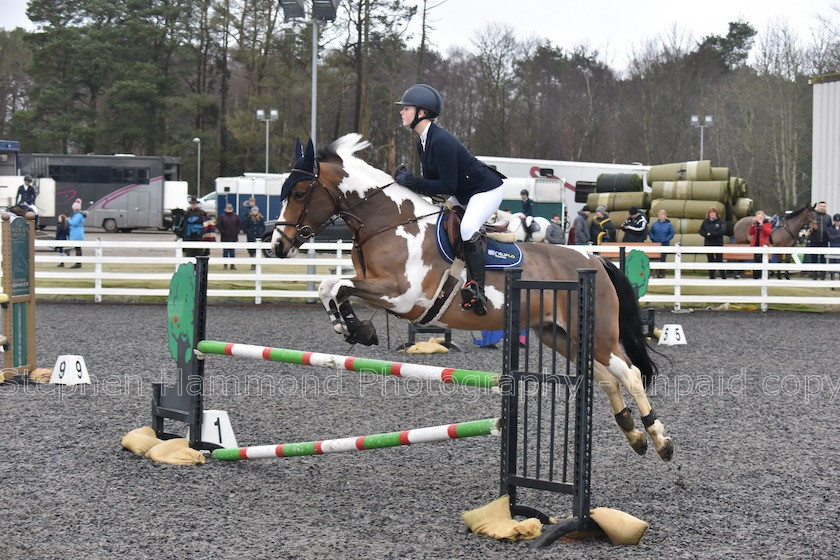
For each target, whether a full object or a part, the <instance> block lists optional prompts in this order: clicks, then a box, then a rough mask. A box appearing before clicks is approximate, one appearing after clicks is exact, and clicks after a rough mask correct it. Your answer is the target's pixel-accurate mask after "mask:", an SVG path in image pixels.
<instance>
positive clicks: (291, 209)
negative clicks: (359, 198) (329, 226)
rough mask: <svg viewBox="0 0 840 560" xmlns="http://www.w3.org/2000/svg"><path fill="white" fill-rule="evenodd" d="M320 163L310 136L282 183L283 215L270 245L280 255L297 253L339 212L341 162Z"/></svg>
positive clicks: (279, 219)
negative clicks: (300, 155) (290, 171)
mask: <svg viewBox="0 0 840 560" xmlns="http://www.w3.org/2000/svg"><path fill="white" fill-rule="evenodd" d="M321 163H322V162H321V161H319V159H316V158H315V148H314V146H313V144H312V141H311V140H310V141H309V144H308V145H307V146H306V151H305V152H304V154H303V156H302V157H300V158H298V160H297V162H296V163H295V166H294V167H293V168H292V173H291V174H290V175H289V177H288V178H287V179H286V182H285V183H283V190H282V192H281V200H282V206H281V209H280V216H279V217H278V218H277V224H276V225H275V227H274V233H273V234H272V236H271V247H272V249H273V250H274V254H275V255H277V256H278V257H281V258H282V257H292V256H294V255H295V254H297V250H298V248H299V247H300V246H301V245H303V244H304V243H305V242H306V241H308V240H309V239H311V238H312V237H314V236H315V234H317V233H318V232H319V231H320V230H321V229H323V227H324V226H325V225H326V223H327V222H328V221H329V219H330V218H331V217H332V216H333V215H335V214H337V213H338V212H339V207H340V200H339V199H340V192H339V191H338V188H337V185H338V184H339V183H340V182H341V178H342V177H341V176H340V170H341V166H340V163H341V162H340V160H339V161H338V163H339V165H338V166H335V165H331V166H327V165H324V166H322V165H321Z"/></svg>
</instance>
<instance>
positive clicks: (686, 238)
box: [672, 233, 705, 259]
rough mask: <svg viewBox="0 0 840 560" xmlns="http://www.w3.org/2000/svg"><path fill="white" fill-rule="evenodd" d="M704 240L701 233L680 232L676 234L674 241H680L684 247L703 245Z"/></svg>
mask: <svg viewBox="0 0 840 560" xmlns="http://www.w3.org/2000/svg"><path fill="white" fill-rule="evenodd" d="M704 241H705V240H704V239H703V236H702V235H700V234H699V233H678V234H677V235H675V236H674V239H673V241H672V243H674V244H676V243H679V244H680V245H682V246H683V247H702V246H703V243H704ZM704 259H705V257H704Z"/></svg>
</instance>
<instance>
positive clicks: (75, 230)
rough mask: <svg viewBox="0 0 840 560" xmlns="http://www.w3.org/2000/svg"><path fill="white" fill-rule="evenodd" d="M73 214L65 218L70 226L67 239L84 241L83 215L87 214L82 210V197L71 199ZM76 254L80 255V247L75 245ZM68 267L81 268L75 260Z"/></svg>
mask: <svg viewBox="0 0 840 560" xmlns="http://www.w3.org/2000/svg"><path fill="white" fill-rule="evenodd" d="M72 209H73V215H72V216H70V218H69V219H68V220H67V224H68V225H69V226H70V232H69V233H68V235H67V239H68V240H70V241H84V240H85V217H87V214H86V213H85V212H82V199H81V198H77V199H76V200H74V201H73V206H72ZM76 256H77V257H81V256H82V248H81V247H76ZM70 268H82V263H80V262H77V263H76V264H74V265H73V266H71V267H70Z"/></svg>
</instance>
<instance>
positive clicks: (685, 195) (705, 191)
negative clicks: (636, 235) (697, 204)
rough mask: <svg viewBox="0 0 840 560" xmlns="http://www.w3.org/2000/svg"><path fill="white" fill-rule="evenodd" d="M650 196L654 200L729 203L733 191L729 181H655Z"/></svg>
mask: <svg viewBox="0 0 840 560" xmlns="http://www.w3.org/2000/svg"><path fill="white" fill-rule="evenodd" d="M650 196H651V198H654V199H656V198H673V199H681V200H717V201H719V202H728V201H729V200H731V199H732V189H731V188H730V186H729V181H654V183H653V185H651V191H650Z"/></svg>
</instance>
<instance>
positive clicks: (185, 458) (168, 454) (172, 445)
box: [146, 438, 207, 465]
mask: <svg viewBox="0 0 840 560" xmlns="http://www.w3.org/2000/svg"><path fill="white" fill-rule="evenodd" d="M146 458H147V459H151V460H152V461H155V462H156V463H167V464H169V465H203V464H204V463H205V462H206V461H207V459H205V457H204V455H202V454H201V452H200V451H197V450H195V449H192V448H191V447H190V446H189V442H188V441H187V438H175V439H168V440H166V441H164V442H161V443H159V444H157V445H155V446H154V447H152V448H151V449H149V451H148V452H147V453H146Z"/></svg>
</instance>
